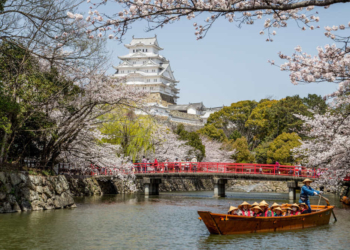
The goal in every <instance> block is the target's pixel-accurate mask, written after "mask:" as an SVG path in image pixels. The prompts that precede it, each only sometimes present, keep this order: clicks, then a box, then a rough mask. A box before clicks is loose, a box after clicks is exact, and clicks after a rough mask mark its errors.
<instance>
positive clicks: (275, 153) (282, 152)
mask: <svg viewBox="0 0 350 250" xmlns="http://www.w3.org/2000/svg"><path fill="white" fill-rule="evenodd" d="M300 140H301V138H300V137H299V136H298V134H296V133H282V134H281V135H279V136H278V137H277V138H276V139H275V140H273V142H271V143H270V144H269V149H268V151H267V163H275V162H276V161H278V162H279V163H280V164H282V165H290V164H292V163H293V162H294V161H295V160H299V159H294V158H293V156H292V152H291V150H292V149H293V148H295V147H298V146H300V145H301V142H300Z"/></svg>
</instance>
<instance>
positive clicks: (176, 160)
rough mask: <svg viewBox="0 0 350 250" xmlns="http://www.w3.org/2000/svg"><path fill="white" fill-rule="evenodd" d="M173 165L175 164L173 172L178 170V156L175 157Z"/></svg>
mask: <svg viewBox="0 0 350 250" xmlns="http://www.w3.org/2000/svg"><path fill="white" fill-rule="evenodd" d="M174 166H175V172H179V169H180V165H179V158H175V161H174Z"/></svg>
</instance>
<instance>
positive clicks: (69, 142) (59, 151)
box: [41, 71, 148, 167]
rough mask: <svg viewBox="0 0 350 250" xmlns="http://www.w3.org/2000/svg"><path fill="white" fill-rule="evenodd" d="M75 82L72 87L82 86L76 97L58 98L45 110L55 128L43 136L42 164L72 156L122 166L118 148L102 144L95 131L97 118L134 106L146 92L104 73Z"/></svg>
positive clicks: (97, 131) (86, 75)
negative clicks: (120, 108) (118, 109)
mask: <svg viewBox="0 0 350 250" xmlns="http://www.w3.org/2000/svg"><path fill="white" fill-rule="evenodd" d="M75 80H76V81H75V84H78V85H80V86H82V87H81V88H80V90H81V92H80V94H79V95H78V96H77V95H74V96H73V97H72V98H68V99H67V98H63V96H62V97H61V96H59V95H57V96H56V97H55V99H52V102H51V103H50V105H48V107H46V109H47V112H48V114H49V116H50V118H51V119H52V120H54V121H55V126H54V127H53V128H50V129H49V130H48V131H47V132H48V133H45V136H46V138H45V140H44V145H43V147H44V148H45V150H44V152H43V154H42V156H41V161H42V162H43V165H46V164H47V163H48V162H55V161H57V160H58V159H60V160H64V159H65V158H64V157H66V158H67V161H70V159H71V157H73V158H75V159H76V160H75V161H78V162H79V161H80V162H89V163H91V164H97V165H99V166H105V167H112V166H116V165H118V164H119V163H121V162H124V163H125V162H126V159H124V158H123V156H122V155H120V153H119V151H118V149H119V147H118V146H113V145H110V144H108V143H102V142H101V140H102V138H103V135H102V134H101V133H100V132H99V130H98V125H99V124H100V123H101V120H100V119H98V118H99V117H101V116H102V115H104V114H106V113H108V112H110V111H111V110H113V109H116V108H118V107H126V106H128V107H137V105H138V104H140V101H141V100H142V98H144V97H146V95H147V94H148V93H147V92H144V91H142V90H139V89H136V88H135V87H133V86H128V85H125V84H122V83H120V82H118V81H116V80H115V79H112V78H110V77H107V76H106V75H105V74H103V72H96V71H91V72H89V73H85V74H84V77H83V76H82V75H81V76H80V78H79V79H75ZM104 122H108V121H104ZM53 135H54V136H53ZM78 158H80V160H78ZM122 165H123V164H121V165H120V164H119V166H122Z"/></svg>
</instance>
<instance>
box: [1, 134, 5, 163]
mask: <svg viewBox="0 0 350 250" xmlns="http://www.w3.org/2000/svg"><path fill="white" fill-rule="evenodd" d="M6 141H7V133H6V132H5V133H4V138H3V139H2V144H1V152H0V163H3V162H4V158H5V148H6Z"/></svg>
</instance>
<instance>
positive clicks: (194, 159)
mask: <svg viewBox="0 0 350 250" xmlns="http://www.w3.org/2000/svg"><path fill="white" fill-rule="evenodd" d="M191 165H192V171H193V173H194V172H196V171H197V158H196V157H195V156H194V157H193V158H192V160H191Z"/></svg>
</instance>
